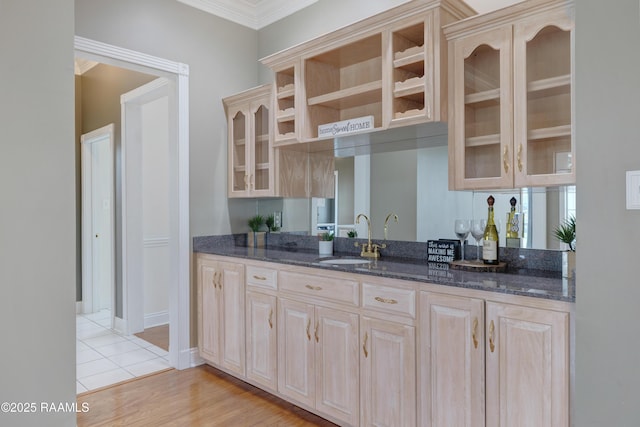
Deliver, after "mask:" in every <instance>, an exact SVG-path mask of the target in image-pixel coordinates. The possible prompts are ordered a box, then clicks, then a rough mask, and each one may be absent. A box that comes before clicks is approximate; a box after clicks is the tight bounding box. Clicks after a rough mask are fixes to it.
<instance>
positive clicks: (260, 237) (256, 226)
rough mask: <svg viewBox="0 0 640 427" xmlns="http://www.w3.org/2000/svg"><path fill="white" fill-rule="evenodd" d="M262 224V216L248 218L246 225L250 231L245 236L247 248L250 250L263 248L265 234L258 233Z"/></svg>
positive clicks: (262, 232)
mask: <svg viewBox="0 0 640 427" xmlns="http://www.w3.org/2000/svg"><path fill="white" fill-rule="evenodd" d="M264 223H265V221H264V217H263V216H262V215H255V216H252V217H251V218H249V221H248V224H249V229H250V230H251V231H250V232H249V233H248V234H247V246H249V247H250V248H263V247H264V243H265V234H266V233H265V232H264V231H260V229H261V228H262V226H263V225H264Z"/></svg>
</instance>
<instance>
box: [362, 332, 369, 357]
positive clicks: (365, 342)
mask: <svg viewBox="0 0 640 427" xmlns="http://www.w3.org/2000/svg"><path fill="white" fill-rule="evenodd" d="M368 339H369V335H368V334H367V333H366V332H365V333H364V340H363V342H362V351H363V352H364V357H365V359H366V358H367V357H369V352H368V351H367V340H368Z"/></svg>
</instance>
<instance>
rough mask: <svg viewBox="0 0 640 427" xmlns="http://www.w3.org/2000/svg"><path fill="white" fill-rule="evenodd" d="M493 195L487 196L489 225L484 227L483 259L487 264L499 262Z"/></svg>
mask: <svg viewBox="0 0 640 427" xmlns="http://www.w3.org/2000/svg"><path fill="white" fill-rule="evenodd" d="M494 202H495V199H494V198H493V196H489V198H487V203H488V204H489V215H488V218H487V226H486V227H485V228H484V237H483V239H482V261H483V262H484V263H485V264H492V265H495V264H498V229H497V228H496V223H495V220H494V218H493V203H494Z"/></svg>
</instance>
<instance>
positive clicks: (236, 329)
mask: <svg viewBox="0 0 640 427" xmlns="http://www.w3.org/2000/svg"><path fill="white" fill-rule="evenodd" d="M220 270H221V273H222V276H221V278H220V280H219V284H218V287H219V289H220V291H221V292H222V324H221V326H222V338H223V342H222V345H221V359H222V360H221V364H222V366H223V367H224V368H226V369H228V370H229V371H231V372H235V373H236V374H238V375H240V376H241V377H244V375H245V370H244V368H245V356H246V355H245V347H244V345H245V331H244V318H245V310H244V296H245V290H244V266H243V265H241V264H234V263H227V262H224V263H220Z"/></svg>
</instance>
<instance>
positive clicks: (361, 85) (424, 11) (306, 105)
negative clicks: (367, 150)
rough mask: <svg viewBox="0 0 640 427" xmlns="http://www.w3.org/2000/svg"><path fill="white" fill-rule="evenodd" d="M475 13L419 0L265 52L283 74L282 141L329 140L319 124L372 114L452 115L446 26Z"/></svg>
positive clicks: (379, 118)
mask: <svg viewBox="0 0 640 427" xmlns="http://www.w3.org/2000/svg"><path fill="white" fill-rule="evenodd" d="M474 13H475V12H474V11H473V10H472V9H471V8H469V7H468V6H467V5H466V4H465V3H464V2H461V1H458V0H443V1H433V0H416V1H412V2H408V3H406V4H403V5H400V6H398V7H395V8H393V9H390V10H388V11H385V12H382V13H380V14H377V15H374V16H372V17H370V18H367V19H364V20H362V21H359V22H356V23H354V24H351V25H349V26H348V27H344V28H341V29H339V30H336V31H333V32H331V33H329V34H325V35H323V36H320V37H318V38H316V39H313V40H310V41H308V42H305V43H302V44H300V45H297V46H294V47H292V48H290V49H286V50H284V51H282V52H279V53H276V54H273V55H270V56H268V57H266V58H263V59H262V60H261V61H262V63H264V64H265V65H267V66H268V67H270V68H271V69H272V70H273V71H274V74H275V88H276V89H275V91H276V103H277V110H278V111H277V112H276V123H277V130H276V136H275V140H276V142H277V144H297V143H300V142H302V143H308V142H315V141H318V140H319V139H326V138H327V137H321V136H319V134H318V126H319V125H324V124H329V123H334V122H338V121H347V120H353V119H356V118H361V117H366V116H372V117H373V125H374V128H375V129H386V128H389V127H393V126H404V125H408V124H413V123H423V122H428V121H439V120H445V119H446V116H447V111H446V105H447V77H446V76H447V67H448V64H447V52H446V49H445V48H444V46H445V42H444V37H443V35H442V32H441V28H442V26H443V25H445V24H448V23H451V22H454V21H456V20H458V19H462V18H465V17H467V16H470V15H473V14H474Z"/></svg>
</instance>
